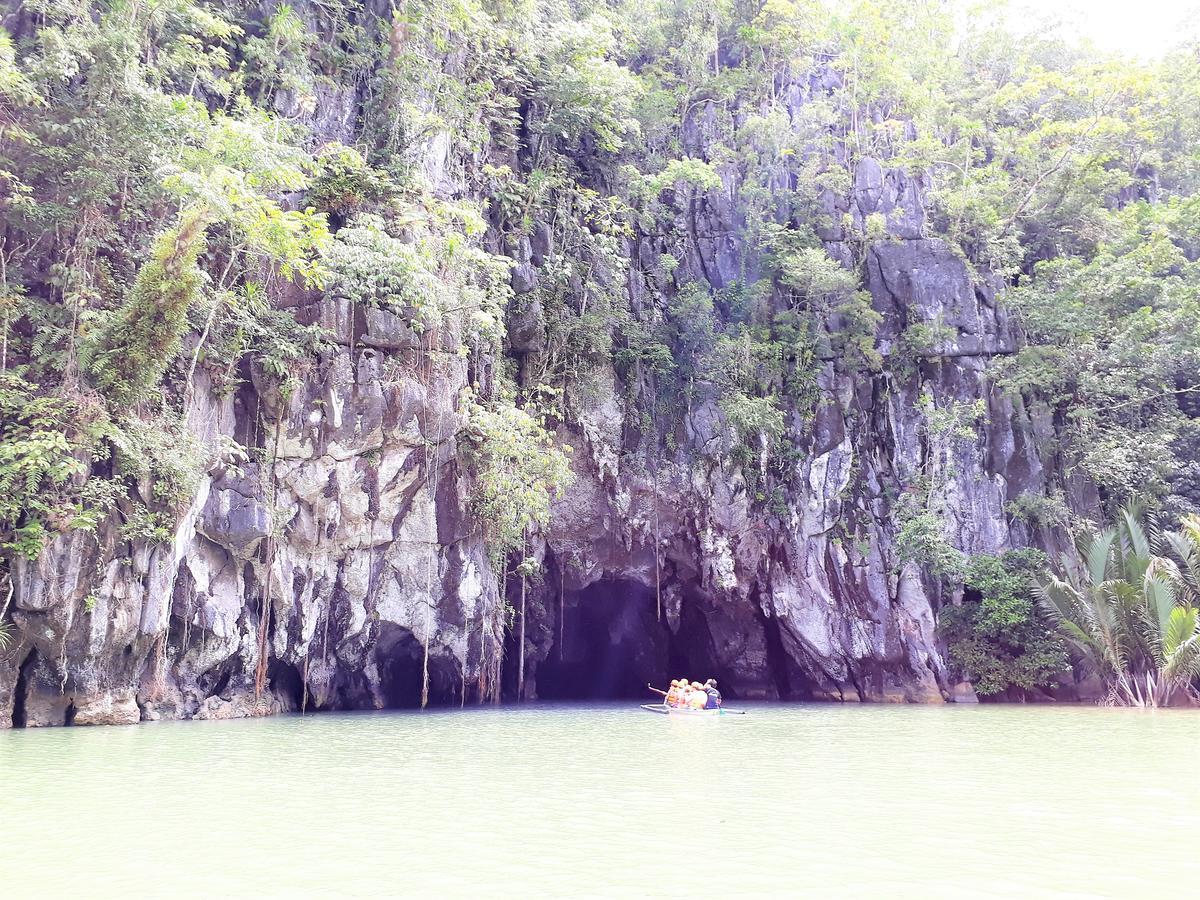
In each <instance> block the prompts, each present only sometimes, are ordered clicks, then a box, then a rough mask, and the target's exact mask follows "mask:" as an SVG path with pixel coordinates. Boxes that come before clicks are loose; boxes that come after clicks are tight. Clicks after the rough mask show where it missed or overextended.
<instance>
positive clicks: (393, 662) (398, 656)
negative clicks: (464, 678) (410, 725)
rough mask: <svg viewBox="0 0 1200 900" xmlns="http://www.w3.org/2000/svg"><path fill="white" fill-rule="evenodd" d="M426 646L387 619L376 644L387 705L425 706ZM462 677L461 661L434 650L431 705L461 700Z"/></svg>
mask: <svg viewBox="0 0 1200 900" xmlns="http://www.w3.org/2000/svg"><path fill="white" fill-rule="evenodd" d="M424 657H425V648H424V647H423V646H422V644H421V642H420V641H419V640H417V637H416V635H414V634H413V633H412V632H411V631H409V630H408V629H407V628H401V627H400V626H399V625H395V624H393V623H390V622H388V623H385V624H384V626H383V630H382V631H381V632H380V635H379V640H378V641H377V642H376V644H375V660H376V665H378V667H379V686H380V689H381V690H382V692H383V699H384V704H385V708H386V709H417V708H419V707H420V706H421V683H422V681H423V675H422V669H423V667H424ZM460 687H461V677H460V675H459V671H458V664H457V662H456V661H455V660H453V659H452V658H450V657H448V656H443V655H441V654H438V653H436V652H431V654H430V657H429V705H430V706H449V705H450V704H452V703H453V704H457V703H458V702H459V699H460V698H459V690H460Z"/></svg>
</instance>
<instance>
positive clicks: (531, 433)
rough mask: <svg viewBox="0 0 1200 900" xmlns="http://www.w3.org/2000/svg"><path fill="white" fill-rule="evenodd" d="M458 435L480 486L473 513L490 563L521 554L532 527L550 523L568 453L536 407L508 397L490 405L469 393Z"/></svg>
mask: <svg viewBox="0 0 1200 900" xmlns="http://www.w3.org/2000/svg"><path fill="white" fill-rule="evenodd" d="M462 404H463V414H464V416H465V420H466V421H465V425H464V427H463V429H462V430H461V431H460V432H459V439H460V440H461V441H462V442H463V449H464V450H465V451H466V452H467V454H468V458H469V459H470V460H471V461H472V463H473V468H474V471H475V477H476V479H477V480H478V486H477V489H476V491H475V509H474V512H475V514H476V515H477V516H478V518H479V521H480V523H481V524H482V527H483V536H484V540H485V541H486V543H487V547H488V551H489V552H490V553H491V555H492V560H493V562H494V563H496V564H497V565H500V564H501V563H502V562H503V561H504V559H505V557H507V555H508V554H509V553H512V552H515V551H518V550H520V551H523V549H524V546H525V540H526V537H527V536H528V534H529V532H530V530H531V529H533V528H537V527H544V526H546V525H548V524H549V522H550V504H551V502H552V501H553V500H554V499H555V497H557V496H560V495H561V494H562V492H563V491H564V490H566V488H567V487H568V486H569V485H570V483H571V481H572V480H573V475H572V473H571V464H570V459H569V454H570V453H571V448H570V447H567V446H562V445H559V444H556V443H555V441H554V439H553V435H552V433H551V432H550V431H548V430H547V429H546V427H545V425H544V423H543V414H542V413H541V411H540V410H539V409H538V407H537V405H536V404H534V403H532V402H530V401H528V400H527V402H526V404H525V405H524V406H521V407H518V406H516V405H515V404H514V402H513V399H512V398H511V397H501V398H499V399H497V400H495V401H492V402H488V401H484V400H481V399H480V398H478V397H476V396H475V395H474V394H473V393H472V392H471V391H467V392H465V393H464V395H463V398H462Z"/></svg>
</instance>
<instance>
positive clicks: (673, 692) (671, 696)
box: [663, 678, 679, 706]
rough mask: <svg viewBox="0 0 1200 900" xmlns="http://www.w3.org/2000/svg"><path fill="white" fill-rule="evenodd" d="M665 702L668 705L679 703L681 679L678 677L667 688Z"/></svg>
mask: <svg viewBox="0 0 1200 900" xmlns="http://www.w3.org/2000/svg"><path fill="white" fill-rule="evenodd" d="M663 704H664V705H666V706H678V705H679V679H678V678H676V679H675V680H674V681H672V682H671V686H670V687H669V688H667V696H665V697H663Z"/></svg>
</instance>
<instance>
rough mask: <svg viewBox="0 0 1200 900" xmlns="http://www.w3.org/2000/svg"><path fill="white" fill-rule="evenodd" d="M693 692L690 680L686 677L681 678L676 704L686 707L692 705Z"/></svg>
mask: <svg viewBox="0 0 1200 900" xmlns="http://www.w3.org/2000/svg"><path fill="white" fill-rule="evenodd" d="M691 693H692V686H691V685H690V684H688V680H687V679H686V678H680V679H679V693H677V694H676V695H675V705H676V706H684V707H686V706H690V705H691Z"/></svg>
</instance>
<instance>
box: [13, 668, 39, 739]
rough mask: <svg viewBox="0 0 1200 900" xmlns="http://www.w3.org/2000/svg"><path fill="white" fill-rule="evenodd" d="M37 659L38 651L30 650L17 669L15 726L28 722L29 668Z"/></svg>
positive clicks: (14, 701) (14, 694) (14, 697)
mask: <svg viewBox="0 0 1200 900" xmlns="http://www.w3.org/2000/svg"><path fill="white" fill-rule="evenodd" d="M36 661H37V651H36V650H30V651H29V655H28V656H26V657H25V660H24V661H23V662H22V663H21V665H20V667H19V668H18V669H17V683H16V685H15V686H14V687H13V712H12V724H13V728H24V727H25V722H26V716H25V700H26V698H27V697H28V696H29V670H30V669H32V668H33V666H34V663H35V662H36Z"/></svg>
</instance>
